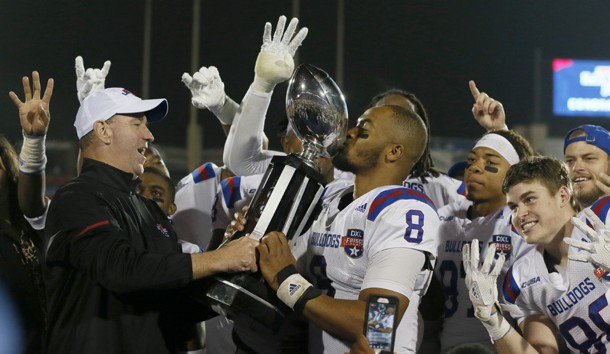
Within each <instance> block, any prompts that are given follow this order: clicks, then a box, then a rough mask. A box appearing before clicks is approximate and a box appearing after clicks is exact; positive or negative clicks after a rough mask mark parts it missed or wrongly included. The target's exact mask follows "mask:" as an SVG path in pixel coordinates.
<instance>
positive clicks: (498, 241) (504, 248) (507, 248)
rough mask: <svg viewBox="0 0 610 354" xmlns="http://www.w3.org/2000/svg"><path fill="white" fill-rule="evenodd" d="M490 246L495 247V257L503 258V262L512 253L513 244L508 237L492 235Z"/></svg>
mask: <svg viewBox="0 0 610 354" xmlns="http://www.w3.org/2000/svg"><path fill="white" fill-rule="evenodd" d="M492 244H495V245H496V257H495V258H498V257H499V256H502V255H503V256H504V259H505V260H508V259H509V258H510V255H511V254H512V253H513V244H512V242H511V236H508V235H493V236H492V237H491V242H490V243H489V246H491V245H492Z"/></svg>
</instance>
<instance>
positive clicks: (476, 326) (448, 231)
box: [434, 200, 535, 351]
mask: <svg viewBox="0 0 610 354" xmlns="http://www.w3.org/2000/svg"><path fill="white" fill-rule="evenodd" d="M471 205H472V202H470V201H468V200H463V201H459V202H456V203H453V204H450V205H446V206H445V207H443V208H440V209H439V210H438V214H439V217H440V219H441V226H440V228H439V236H440V245H439V249H438V261H437V263H436V267H435V269H434V273H435V276H436V277H437V278H438V279H439V280H440V282H441V284H442V287H443V289H444V293H445V295H446V300H445V318H444V321H443V330H442V332H441V338H440V339H441V350H443V351H444V350H447V349H449V348H451V347H453V346H455V345H458V344H462V343H480V344H482V345H485V346H487V347H489V348H493V345H492V344H491V342H490V341H489V335H488V334H487V331H486V330H485V328H484V327H483V325H482V324H481V322H480V321H479V320H478V319H477V318H475V317H474V309H473V306H472V303H471V302H470V297H469V296H468V289H467V287H466V283H465V277H466V273H465V272H464V263H463V261H462V247H463V246H464V244H467V243H468V244H469V243H470V242H472V240H474V239H475V238H476V239H478V240H479V245H480V247H481V249H480V252H481V253H480V254H481V259H484V258H483V257H484V255H485V254H486V252H487V248H488V247H489V246H490V245H491V244H495V245H496V257H497V256H498V255H500V254H503V255H504V256H505V258H506V261H505V263H504V267H503V269H502V274H505V272H506V271H507V270H508V268H509V267H510V265H511V264H512V262H513V261H514V260H515V259H516V258H518V257H521V256H522V255H523V254H525V253H527V252H533V251H534V249H535V247H534V246H532V245H528V244H527V243H526V242H525V241H524V240H523V238H521V237H520V236H519V234H518V233H517V232H516V231H515V229H514V228H513V227H512V224H511V212H510V209H509V208H508V207H506V206H505V207H503V208H502V209H500V210H498V211H497V212H495V213H492V214H490V215H488V216H485V217H479V218H476V219H474V220H470V219H468V217H467V212H468V208H469V207H470V206H471ZM501 277H502V275H501Z"/></svg>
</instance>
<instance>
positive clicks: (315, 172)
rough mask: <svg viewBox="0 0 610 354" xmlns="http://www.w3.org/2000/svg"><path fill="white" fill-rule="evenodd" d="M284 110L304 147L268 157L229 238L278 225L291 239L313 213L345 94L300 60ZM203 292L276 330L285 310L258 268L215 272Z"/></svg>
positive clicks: (340, 130)
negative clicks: (239, 225) (240, 224)
mask: <svg viewBox="0 0 610 354" xmlns="http://www.w3.org/2000/svg"><path fill="white" fill-rule="evenodd" d="M286 113H287V115H288V120H289V123H290V124H291V126H292V128H293V129H294V131H295V133H296V135H297V137H298V138H299V139H300V140H301V142H302V146H303V152H301V153H300V154H298V155H297V154H290V155H288V156H275V157H274V158H273V159H272V160H271V163H270V164H269V167H268V168H267V171H266V172H265V174H264V177H263V179H262V180H261V183H260V185H259V187H258V189H257V191H256V193H255V195H254V197H253V199H252V202H251V203H250V206H249V208H248V211H247V212H246V214H245V217H246V225H245V228H244V231H241V232H236V233H235V234H234V235H233V236H232V239H237V238H239V237H243V236H244V235H246V234H249V236H248V237H252V238H254V239H257V240H260V239H261V238H262V237H263V236H264V235H265V234H266V233H268V232H270V231H281V232H283V233H284V234H285V235H286V237H287V238H288V239H289V240H290V239H291V238H293V237H298V236H299V235H300V234H301V233H302V232H303V231H305V230H306V229H305V226H306V225H307V224H308V221H311V220H313V219H314V218H315V217H316V216H317V215H316V212H314V210H316V209H317V208H316V206H317V204H318V201H319V199H320V196H321V195H322V191H323V189H324V186H325V184H326V181H325V179H324V176H322V174H321V173H320V171H319V169H318V167H317V165H316V159H317V157H319V156H323V157H332V156H334V155H335V154H336V153H337V151H338V149H339V148H340V147H341V146H342V145H343V142H344V139H345V134H346V129H347V119H348V117H347V107H346V105H345V99H344V97H343V94H342V93H341V90H340V89H339V87H338V86H337V85H336V84H335V82H334V81H333V80H332V79H331V78H330V76H329V75H328V74H327V73H326V72H324V71H323V70H321V69H319V68H317V67H315V66H312V65H308V64H302V65H300V66H299V67H298V68H297V69H296V70H295V72H294V74H293V76H292V78H291V79H290V82H289V84H288V90H287V92H286ZM221 247H222V246H221ZM205 293H206V302H207V303H208V304H209V305H210V306H211V307H212V309H213V310H214V311H216V312H217V313H219V314H221V315H224V316H226V317H229V318H231V319H233V320H242V321H243V320H245V321H257V322H259V323H260V324H263V325H264V326H265V327H267V328H269V329H271V330H272V331H277V330H279V328H280V326H281V324H282V321H283V318H284V317H285V315H284V312H285V311H287V310H289V309H288V307H286V306H285V305H284V304H283V303H282V302H281V301H280V300H279V299H277V297H276V296H275V293H274V292H273V290H272V289H271V288H270V287H269V286H268V285H267V283H266V282H265V280H264V279H263V277H262V275H261V274H260V272H259V273H254V274H253V273H237V274H221V275H218V276H216V277H214V280H213V281H212V283H211V284H209V285H208V287H207V288H206V289H205Z"/></svg>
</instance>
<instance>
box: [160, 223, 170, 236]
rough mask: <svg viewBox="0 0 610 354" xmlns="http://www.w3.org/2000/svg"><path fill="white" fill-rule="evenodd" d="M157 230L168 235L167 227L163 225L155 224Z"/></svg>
mask: <svg viewBox="0 0 610 354" xmlns="http://www.w3.org/2000/svg"><path fill="white" fill-rule="evenodd" d="M157 230H159V231H161V233H162V234H163V236H165V237H169V231H167V229H166V228H165V227H163V225H161V224H157Z"/></svg>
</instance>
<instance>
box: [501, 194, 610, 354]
mask: <svg viewBox="0 0 610 354" xmlns="http://www.w3.org/2000/svg"><path fill="white" fill-rule="evenodd" d="M609 208H610V197H605V198H602V199H600V200H598V201H597V202H596V203H594V204H593V205H592V206H591V207H590V209H591V210H593V211H594V212H595V213H596V214H597V215H598V216H599V218H600V219H602V221H603V222H604V223H605V224H606V226H608V225H609V224H610V220H608V209H609ZM577 217H578V218H579V219H581V220H582V221H585V222H586V216H585V215H584V213H583V212H580V213H579V214H578V215H577ZM589 225H590V224H589ZM570 237H571V238H572V239H576V240H582V241H586V242H590V240H589V239H588V237H587V235H586V234H584V233H583V232H581V231H580V230H579V229H578V228H576V227H574V229H573V231H572V234H571V235H570ZM580 252H586V251H582V250H580V249H577V248H574V247H570V249H569V250H568V255H570V254H573V253H580ZM609 285H610V277H609V276H608V273H606V272H605V271H603V270H602V269H601V268H598V267H597V266H596V265H594V264H592V263H586V262H576V261H572V260H568V265H567V267H566V269H562V270H559V271H557V270H555V269H554V270H551V271H549V269H548V267H547V266H546V264H545V262H544V257H543V254H542V252H540V251H538V252H535V253H534V254H533V255H532V256H528V257H522V258H519V259H518V260H517V261H516V262H515V263H514V264H513V266H512V267H511V268H510V269H509V271H508V274H507V275H506V278H505V280H504V282H503V286H502V295H501V297H502V298H503V302H504V304H503V307H504V308H505V310H507V311H508V312H509V313H510V314H511V316H512V317H514V318H516V319H517V320H518V321H519V323H521V321H523V320H525V319H526V318H527V317H528V316H531V315H537V314H544V315H546V317H548V318H549V319H551V321H553V323H554V324H555V325H556V326H557V328H558V330H559V332H560V333H561V335H562V336H563V338H564V339H565V341H566V343H567V345H568V346H569V347H570V349H571V350H572V351H573V352H579V353H594V352H595V353H605V352H606V351H608V350H610V341H609V334H610V306H608V297H609V296H610V292H609V291H608V290H609Z"/></svg>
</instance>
